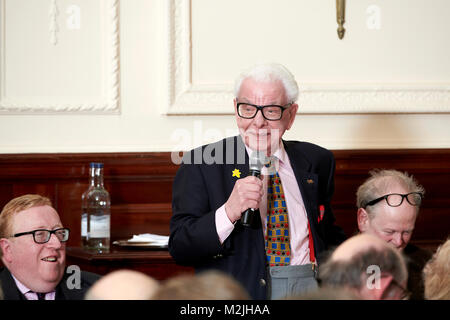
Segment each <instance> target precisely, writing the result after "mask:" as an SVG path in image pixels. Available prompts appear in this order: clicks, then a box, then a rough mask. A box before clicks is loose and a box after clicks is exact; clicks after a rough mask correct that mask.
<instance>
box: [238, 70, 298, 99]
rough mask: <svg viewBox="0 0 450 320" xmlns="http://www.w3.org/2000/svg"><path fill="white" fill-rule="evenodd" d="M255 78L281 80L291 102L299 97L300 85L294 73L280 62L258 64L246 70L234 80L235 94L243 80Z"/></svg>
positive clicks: (267, 80) (259, 79)
mask: <svg viewBox="0 0 450 320" xmlns="http://www.w3.org/2000/svg"><path fill="white" fill-rule="evenodd" d="M248 78H250V79H253V80H255V81H257V82H273V81H277V80H278V81H281V83H282V84H283V87H284V91H285V92H286V97H287V99H288V101H289V103H294V102H295V101H297V99H298V85H297V81H295V78H294V76H293V75H292V73H291V72H290V71H289V70H288V69H287V68H286V67H285V66H283V65H281V64H278V63H266V64H257V65H255V66H252V67H250V68H249V69H247V70H244V71H243V72H242V73H241V74H240V75H239V76H238V77H237V78H236V80H235V82H234V96H235V97H237V96H238V95H239V91H240V90H241V85H242V82H243V81H244V80H245V79H248Z"/></svg>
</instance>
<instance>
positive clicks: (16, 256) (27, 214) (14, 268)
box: [0, 194, 98, 300]
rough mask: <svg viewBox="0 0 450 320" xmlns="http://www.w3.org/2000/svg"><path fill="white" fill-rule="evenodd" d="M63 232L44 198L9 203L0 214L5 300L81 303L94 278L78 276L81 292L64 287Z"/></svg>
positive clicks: (0, 272) (66, 235)
mask: <svg viewBox="0 0 450 320" xmlns="http://www.w3.org/2000/svg"><path fill="white" fill-rule="evenodd" d="M69 234H70V230H69V229H68V228H64V227H63V225H62V223H61V220H60V218H59V215H58V213H57V212H56V210H55V209H54V208H53V207H52V203H51V201H50V200H49V199H48V198H45V197H42V196H40V195H31V194H29V195H24V196H21V197H18V198H15V199H13V200H11V201H10V202H9V203H7V204H6V205H5V207H4V208H3V210H2V212H1V214H0V247H1V252H0V255H1V258H2V262H3V264H4V266H5V267H6V268H2V269H0V280H1V285H2V289H3V293H4V299H5V300H55V299H58V300H59V299H61V300H68V299H83V296H84V293H85V292H86V290H87V288H88V287H89V286H90V285H91V284H93V283H94V282H95V281H96V280H97V279H98V276H97V275H94V274H91V273H87V272H82V273H81V279H80V284H81V288H71V286H68V281H67V280H68V279H67V278H68V276H69V275H68V274H67V273H66V272H65V267H66V241H67V240H68V239H69Z"/></svg>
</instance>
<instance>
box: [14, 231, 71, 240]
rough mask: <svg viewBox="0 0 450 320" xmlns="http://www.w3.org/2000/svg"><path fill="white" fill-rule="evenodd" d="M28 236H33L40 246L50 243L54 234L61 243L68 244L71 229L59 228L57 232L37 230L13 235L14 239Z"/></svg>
mask: <svg viewBox="0 0 450 320" xmlns="http://www.w3.org/2000/svg"><path fill="white" fill-rule="evenodd" d="M27 234H32V235H33V240H34V242H36V243H39V244H42V243H46V242H48V241H49V240H50V237H51V235H52V234H54V235H55V236H56V237H57V238H58V240H59V241H61V242H66V241H67V240H69V234H70V229H69V228H59V229H55V230H47V229H37V230H33V231H28V232H20V233H16V234H15V235H13V237H15V238H17V237H21V236H24V235H27Z"/></svg>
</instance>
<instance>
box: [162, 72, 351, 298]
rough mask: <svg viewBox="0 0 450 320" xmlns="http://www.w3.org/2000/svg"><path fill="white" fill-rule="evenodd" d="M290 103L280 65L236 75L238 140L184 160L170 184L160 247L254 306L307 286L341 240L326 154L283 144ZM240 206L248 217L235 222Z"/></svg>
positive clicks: (292, 112) (294, 91) (292, 95)
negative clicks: (224, 280) (211, 273)
mask: <svg viewBox="0 0 450 320" xmlns="http://www.w3.org/2000/svg"><path fill="white" fill-rule="evenodd" d="M297 98H298V86H297V82H296V81H295V79H294V77H293V75H292V74H291V73H290V72H289V71H288V70H287V69H286V68H285V67H284V66H282V65H279V64H262V65H257V66H254V67H252V68H250V69H248V70H246V71H244V72H243V73H241V74H240V75H239V77H238V78H237V79H236V81H235V99H234V112H235V117H236V122H237V126H238V128H239V132H240V135H238V136H235V137H230V138H227V139H224V140H222V141H219V142H216V143H213V144H210V145H206V146H202V147H199V148H197V149H194V150H192V151H191V152H189V153H187V154H185V155H184V157H183V163H182V165H181V166H180V168H179V170H178V172H177V174H176V177H175V181H174V184H173V198H172V209H173V210H172V211H173V216H172V219H171V232H170V239H169V250H170V253H171V254H172V256H173V257H174V259H175V260H176V262H177V263H179V264H185V265H192V266H194V267H195V268H196V270H197V271H201V270H205V269H219V270H221V271H223V272H225V273H228V274H230V275H231V276H233V277H234V278H235V279H237V280H238V281H239V282H241V283H242V284H243V286H244V287H245V288H246V290H247V291H248V292H249V293H250V295H251V297H252V298H253V299H266V298H271V299H277V298H282V297H285V296H288V295H292V294H298V293H301V292H305V291H307V290H311V289H313V288H316V287H317V284H316V280H315V274H314V270H315V268H316V265H317V263H318V261H317V257H318V255H319V254H320V253H321V252H322V251H324V250H326V249H327V248H328V247H329V246H330V245H337V244H339V243H340V242H342V241H343V240H344V239H345V236H344V234H343V232H342V230H341V229H340V228H338V227H336V226H335V225H334V220H335V218H334V215H333V213H332V211H331V207H330V200H331V197H332V195H333V191H334V169H335V162H334V157H333V154H332V153H331V152H330V151H328V150H326V149H324V148H321V147H319V146H317V145H314V144H311V143H307V142H298V141H285V140H282V137H283V135H284V133H285V131H286V130H289V129H290V128H291V127H292V126H293V125H294V120H295V117H296V113H297V110H298V108H299V106H298V104H297V103H296V100H297ZM199 155H200V157H199ZM261 155H263V156H261ZM255 158H256V160H255ZM249 162H250V163H251V165H254V164H255V163H256V167H257V169H258V170H259V168H261V177H259V178H258V177H257V175H256V176H255V174H253V173H254V172H255V170H254V167H252V170H249ZM259 162H261V163H259ZM262 163H263V164H264V166H263V165H262ZM258 170H256V171H258ZM249 172H251V173H252V174H251V175H249ZM249 208H251V209H253V210H251V212H250V216H252V217H253V220H252V219H248V220H247V215H244V217H245V218H243V219H241V218H242V215H243V212H248V210H249ZM251 221H253V222H251ZM319 258H320V257H319ZM319 263H320V261H319Z"/></svg>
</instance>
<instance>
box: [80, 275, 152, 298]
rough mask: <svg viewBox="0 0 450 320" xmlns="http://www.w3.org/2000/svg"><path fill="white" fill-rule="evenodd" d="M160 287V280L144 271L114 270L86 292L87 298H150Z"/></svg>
mask: <svg viewBox="0 0 450 320" xmlns="http://www.w3.org/2000/svg"><path fill="white" fill-rule="evenodd" d="M158 288H159V282H158V281H156V280H155V279H153V278H151V277H149V276H147V275H146V274H144V273H141V272H138V271H133V270H118V271H113V272H111V273H109V274H107V275H106V276H104V277H102V278H101V279H100V280H98V281H97V282H95V284H94V285H93V286H92V287H91V288H90V289H89V290H88V292H87V293H86V297H85V299H86V300H150V299H152V298H153V295H154V293H155V292H156V290H157V289H158Z"/></svg>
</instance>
